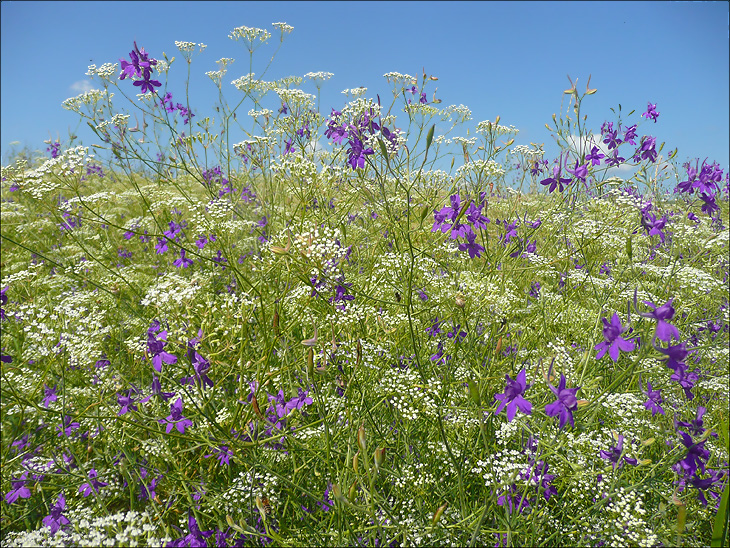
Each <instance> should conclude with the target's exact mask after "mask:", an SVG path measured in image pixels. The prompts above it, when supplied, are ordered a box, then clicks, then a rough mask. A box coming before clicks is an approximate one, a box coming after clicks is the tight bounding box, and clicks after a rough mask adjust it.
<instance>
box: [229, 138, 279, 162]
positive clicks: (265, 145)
mask: <svg viewBox="0 0 730 548" xmlns="http://www.w3.org/2000/svg"><path fill="white" fill-rule="evenodd" d="M275 144H276V142H275V140H274V138H273V137H268V136H263V137H260V136H258V135H254V136H253V137H252V138H251V139H250V140H246V141H241V142H240V143H236V144H234V145H233V152H235V153H236V154H239V155H246V156H249V157H250V156H254V157H258V156H266V155H268V154H269V152H270V151H271V148H272V147H273V146H274V145H275ZM249 146H250V147H251V150H249Z"/></svg>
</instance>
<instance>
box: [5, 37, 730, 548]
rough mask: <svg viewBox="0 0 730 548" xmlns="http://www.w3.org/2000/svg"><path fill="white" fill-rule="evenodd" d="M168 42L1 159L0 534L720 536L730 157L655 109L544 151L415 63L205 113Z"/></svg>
mask: <svg viewBox="0 0 730 548" xmlns="http://www.w3.org/2000/svg"><path fill="white" fill-rule="evenodd" d="M274 29H275V30H274V32H275V33H279V34H280V39H281V40H280V42H279V45H281V43H282V42H283V41H284V38H285V36H286V34H288V33H289V32H291V30H292V29H291V27H290V26H289V25H286V24H285V23H276V24H274ZM230 37H231V38H232V39H233V40H236V41H238V42H239V43H241V44H242V45H243V46H244V49H245V55H248V59H247V60H244V61H242V62H239V64H242V63H245V62H246V61H248V63H249V67H253V66H254V58H255V55H257V54H256V50H258V49H259V48H263V50H264V51H265V53H259V54H260V55H262V56H263V57H266V58H268V57H269V56H270V52H269V51H266V48H268V47H270V46H271V44H269V42H271V41H272V34H271V33H270V32H269V31H266V30H263V29H254V28H249V27H239V28H237V29H235V30H233V31H232V33H231V35H230ZM273 41H274V42H275V41H276V38H274V39H273ZM176 46H177V48H178V49H179V54H178V57H179V58H178V59H177V60H175V59H174V58H173V59H170V58H168V56H167V55H160V54H159V53H158V54H154V53H153V52H149V53H148V52H146V51H145V50H144V49H143V48H142V47H139V46H138V45H137V44H136V43H135V44H134V49H133V51H132V52H131V53H130V55H129V60H126V59H125V60H121V63H120V64H112V63H107V64H105V65H102V66H101V67H96V66H93V65H92V66H91V67H89V73H88V74H89V76H91V77H93V78H94V82H95V84H96V85H97V87H98V89H97V90H94V91H90V92H87V93H85V94H82V95H80V96H78V97H75V98H72V99H69V100H67V101H66V102H64V107H65V108H68V109H70V110H72V111H74V112H77V113H78V114H79V116H80V117H81V118H82V119H83V120H84V122H86V123H88V124H89V126H90V127H91V129H92V130H93V131H94V133H95V134H96V136H97V137H98V141H97V142H95V144H93V145H92V146H89V147H87V146H83V145H75V144H74V143H73V142H69V143H66V144H63V143H61V142H60V141H54V142H49V143H48V145H49V147H48V151H47V152H48V156H49V158H47V159H46V160H44V161H42V162H37V163H35V164H34V163H32V162H31V161H29V159H28V158H26V157H24V158H18V159H17V161H13V162H10V163H8V164H7V165H4V166H3V167H2V264H1V275H2V283H1V284H0V285H1V286H2V483H1V487H2V495H3V502H2V503H0V507H2V517H1V519H2V522H1V525H2V541H1V542H2V546H21V545H39V546H40V545H43V546H135V545H136V546H147V545H150V546H152V545H166V546H254V545H255V546H259V545H275V546H290V545H297V546H301V545H306V546H320V545H321V546H325V545H327V546H330V545H335V546H421V545H444V546H466V545H470V546H476V545H479V546H483V545H490V546H537V545H561V546H587V545H590V546H658V545H687V546H706V545H710V544H712V545H717V546H720V545H723V544H724V545H727V521H728V510H727V501H728V458H729V457H728V454H729V453H728V443H729V440H728V394H729V387H728V379H729V376H728V374H729V365H728V359H729V358H728V339H729V334H728V325H729V324H730V321H729V318H728V234H729V231H728V222H729V221H728V175H727V173H726V172H725V171H724V170H723V169H721V167H720V166H718V165H717V164H714V163H708V162H707V161H704V162H700V161H699V160H696V161H689V162H686V163H684V164H683V165H681V166H680V165H678V164H677V160H676V158H677V154H678V152H677V151H676V150H674V152H672V153H666V152H664V150H663V146H664V145H659V144H658V143H657V142H656V139H655V138H654V137H652V136H651V135H650V134H649V132H650V130H651V129H652V128H654V127H655V124H657V125H660V124H661V116H660V113H659V112H658V111H657V110H656V109H657V105H653V104H651V103H649V105H648V107H647V110H646V112H644V113H643V114H641V115H639V114H638V113H636V112H635V111H632V112H629V113H626V112H624V111H623V110H622V109H621V108H618V109H615V110H614V111H613V112H612V113H611V114H610V116H609V118H607V119H605V120H604V121H603V122H602V125H601V130H600V133H598V132H596V133H595V134H594V133H592V132H591V131H590V130H589V129H588V128H590V127H591V126H590V124H589V123H588V121H587V120H588V118H587V116H586V115H585V113H584V111H585V110H586V108H587V105H589V104H590V96H591V95H592V94H593V93H595V92H596V90H595V89H591V88H590V87H589V86H590V81H589V85H588V86H586V90H585V92H583V91H582V88H581V89H579V88H578V86H577V82H576V83H574V82H571V87H570V88H569V89H567V90H565V93H564V98H565V102H566V103H567V108H563V106H564V105H563V106H561V112H560V116H555V115H553V119H552V123H551V124H548V129H549V130H550V131H551V132H552V134H553V136H554V137H555V139H557V141H558V143H559V144H560V145H561V150H562V153H561V154H560V156H559V157H558V158H556V159H547V158H544V156H545V153H544V151H543V147H542V146H540V145H537V144H533V143H530V144H529V146H528V145H527V144H515V141H516V139H518V137H519V135H518V130H517V129H516V128H514V127H512V126H506V125H502V124H500V118H499V117H496V118H495V119H494V120H492V121H481V122H479V123H477V124H476V127H475V129H474V130H473V131H471V132H470V133H467V132H466V128H467V126H469V124H470V122H471V112H470V110H469V109H468V108H467V107H465V106H463V105H458V106H456V105H452V106H447V105H444V104H442V103H441V101H440V100H439V99H437V97H436V93H435V92H433V90H432V88H431V86H433V85H434V81H435V80H437V78H436V77H435V76H432V75H429V74H427V73H426V72H425V71H424V72H423V74H422V75H421V74H419V75H418V76H416V77H414V76H411V75H408V74H399V73H395V72H391V73H387V74H386V75H385V78H386V79H387V81H388V83H389V84H390V86H391V88H392V95H391V96H389V97H387V98H386V97H382V98H381V97H380V96H375V97H369V98H368V95H367V90H365V89H364V88H358V89H351V90H345V92H343V93H344V95H345V96H346V99H345V100H343V104H341V105H331V106H329V108H328V109H327V110H330V113H329V114H327V113H326V112H325V111H320V105H319V91H320V90H321V88H322V86H324V85H327V80H328V79H329V78H330V77H331V76H332V75H331V74H330V73H308V74H306V75H304V76H302V77H299V76H292V77H289V78H283V79H279V80H276V81H267V80H265V79H264V77H263V76H258V77H257V76H256V75H255V74H253V72H252V70H251V69H249V71H248V73H247V74H245V75H243V76H241V77H239V78H237V79H235V80H233V81H232V82H231V81H230V80H231V77H230V76H228V77H226V74H227V73H228V71H229V69H230V68H231V64H232V63H233V60H232V59H227V58H224V59H221V60H220V61H218V64H219V70H218V71H215V72H208V73H206V74H207V76H208V77H209V78H210V79H211V81H212V84H213V85H215V86H216V87H217V88H218V89H219V91H220V101H219V103H218V105H217V106H216V107H215V112H211V113H209V117H206V115H205V114H204V113H202V112H199V111H198V110H197V109H196V108H195V106H194V105H190V104H189V102H188V99H187V90H186V89H168V87H167V75H168V72H169V71H173V70H187V71H188V74H190V71H191V70H194V66H195V63H194V57H196V56H197V55H199V54H201V53H202V52H203V51H204V49H205V46H204V45H202V44H193V43H188V42H178V43H176ZM207 53H209V52H207ZM179 65H183V66H182V67H180V66H179ZM231 84H232V85H233V87H234V88H235V89H233V90H231V89H230V87H231ZM208 85H210V83H209V84H208ZM301 88H307V89H312V90H314V89H316V92H315V93H313V94H310V93H308V92H305V91H303V90H302V89H301ZM561 91H562V90H561ZM229 95H230V96H232V97H233V98H234V99H228V100H226V98H225V97H226V96H229ZM229 101H231V102H229ZM267 107H271V108H267ZM635 107H636V108H639V109H641V107H642V106H639V105H636V106H635ZM337 109H339V110H337ZM503 114H504V116H505V118H506V117H508V115H507V113H503ZM606 114H607V113H601V115H606ZM133 124H134V125H133ZM465 134H466V135H470V136H463V135H465ZM622 167H623V168H627V167H628V168H630V169H628V170H627V169H625V170H624V171H622V170H621V168H622ZM725 169H727V168H725ZM629 173H630V176H628V175H627V174H629ZM621 174H623V175H624V176H623V177H621V176H619V175H621Z"/></svg>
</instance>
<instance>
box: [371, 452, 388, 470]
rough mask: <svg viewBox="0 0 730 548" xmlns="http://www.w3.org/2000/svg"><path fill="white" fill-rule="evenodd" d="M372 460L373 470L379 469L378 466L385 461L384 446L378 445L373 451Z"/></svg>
mask: <svg viewBox="0 0 730 548" xmlns="http://www.w3.org/2000/svg"><path fill="white" fill-rule="evenodd" d="M373 461H374V462H375V470H380V467H381V466H382V465H383V463H384V462H385V447H378V448H377V449H376V450H375V453H373Z"/></svg>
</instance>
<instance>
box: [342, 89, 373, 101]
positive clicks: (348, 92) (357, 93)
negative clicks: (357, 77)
mask: <svg viewBox="0 0 730 548" xmlns="http://www.w3.org/2000/svg"><path fill="white" fill-rule="evenodd" d="M367 91H368V88H363V87H361V88H354V89H343V90H342V91H341V93H342V95H344V96H345V97H348V98H349V97H352V98H353V99H357V98H359V97H362V96H363V95H365V94H366V93H367Z"/></svg>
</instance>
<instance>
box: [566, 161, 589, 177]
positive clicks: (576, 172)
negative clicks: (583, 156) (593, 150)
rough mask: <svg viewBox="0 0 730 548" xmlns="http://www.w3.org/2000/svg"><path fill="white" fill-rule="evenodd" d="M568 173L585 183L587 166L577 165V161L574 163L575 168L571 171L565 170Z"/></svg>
mask: <svg viewBox="0 0 730 548" xmlns="http://www.w3.org/2000/svg"><path fill="white" fill-rule="evenodd" d="M566 171H567V172H568V173H572V174H573V176H574V177H575V178H576V179H579V180H581V181H583V182H585V180H586V177H587V176H588V164H584V165H582V166H581V165H578V160H576V161H575V167H574V168H573V169H566Z"/></svg>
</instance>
